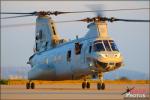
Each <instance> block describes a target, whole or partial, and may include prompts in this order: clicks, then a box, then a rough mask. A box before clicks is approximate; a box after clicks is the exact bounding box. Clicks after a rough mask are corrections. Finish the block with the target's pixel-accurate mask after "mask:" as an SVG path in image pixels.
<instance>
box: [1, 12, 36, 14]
mask: <svg viewBox="0 0 150 100" xmlns="http://www.w3.org/2000/svg"><path fill="white" fill-rule="evenodd" d="M0 14H35V12H31V13H24V12H23V13H22V12H1V13H0Z"/></svg>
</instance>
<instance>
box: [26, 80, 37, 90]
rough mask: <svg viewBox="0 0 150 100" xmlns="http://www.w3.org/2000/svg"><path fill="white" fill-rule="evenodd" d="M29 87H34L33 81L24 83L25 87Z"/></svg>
mask: <svg viewBox="0 0 150 100" xmlns="http://www.w3.org/2000/svg"><path fill="white" fill-rule="evenodd" d="M30 88H31V89H34V88H35V84H34V83H33V82H32V83H31V82H30V81H29V82H28V83H26V89H30Z"/></svg>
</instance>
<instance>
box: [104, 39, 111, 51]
mask: <svg viewBox="0 0 150 100" xmlns="http://www.w3.org/2000/svg"><path fill="white" fill-rule="evenodd" d="M103 42H104V45H105V48H106V51H111V48H110V46H109V43H108V41H107V40H104V41H103Z"/></svg>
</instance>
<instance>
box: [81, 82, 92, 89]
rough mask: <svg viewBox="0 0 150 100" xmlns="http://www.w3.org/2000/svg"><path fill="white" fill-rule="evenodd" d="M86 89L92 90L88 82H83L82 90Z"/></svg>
mask: <svg viewBox="0 0 150 100" xmlns="http://www.w3.org/2000/svg"><path fill="white" fill-rule="evenodd" d="M85 88H87V89H90V82H86V81H84V82H82V89H85Z"/></svg>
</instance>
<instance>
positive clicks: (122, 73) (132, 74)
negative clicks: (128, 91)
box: [104, 69, 149, 80]
mask: <svg viewBox="0 0 150 100" xmlns="http://www.w3.org/2000/svg"><path fill="white" fill-rule="evenodd" d="M121 77H126V78H128V79H131V80H148V79H149V74H146V73H142V72H138V71H131V70H126V69H118V70H115V71H111V72H109V73H105V74H104V79H111V80H114V79H119V78H121Z"/></svg>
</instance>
